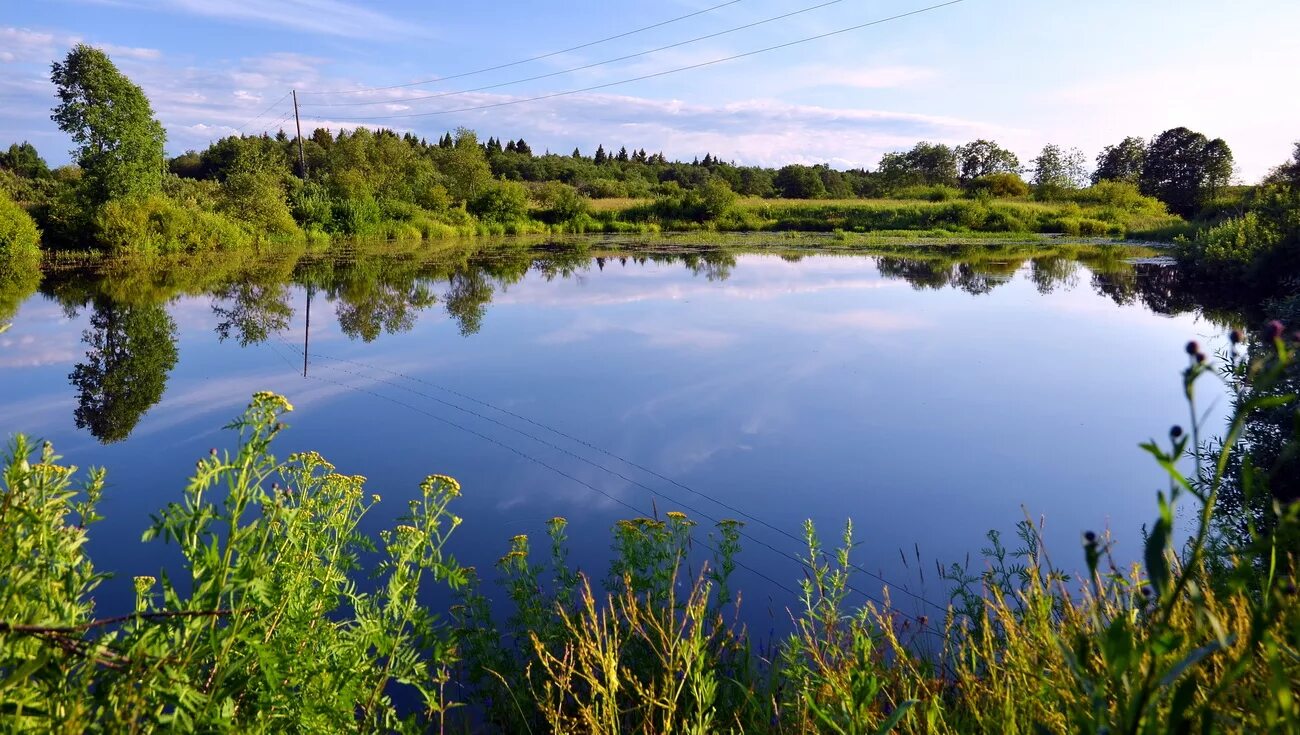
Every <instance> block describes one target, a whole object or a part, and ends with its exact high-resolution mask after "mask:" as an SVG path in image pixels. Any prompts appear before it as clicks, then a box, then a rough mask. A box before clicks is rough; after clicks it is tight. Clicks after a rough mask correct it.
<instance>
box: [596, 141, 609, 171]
mask: <svg viewBox="0 0 1300 735" xmlns="http://www.w3.org/2000/svg"><path fill="white" fill-rule="evenodd" d="M608 160H609V154H608V153H606V152H605V146H604V145H598V146H596V158H595V162H596V165H597V166H599V165H601V164H603V163H605V162H606V161H608Z"/></svg>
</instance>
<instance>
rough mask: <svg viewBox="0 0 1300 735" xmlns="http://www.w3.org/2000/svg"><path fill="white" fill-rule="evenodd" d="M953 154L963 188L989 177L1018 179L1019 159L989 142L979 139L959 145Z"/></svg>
mask: <svg viewBox="0 0 1300 735" xmlns="http://www.w3.org/2000/svg"><path fill="white" fill-rule="evenodd" d="M955 154H956V156H957V174H958V178H959V179H960V180H961V183H962V185H964V186H970V185H971V184H972V183H973V182H975V181H977V180H979V179H983V178H986V177H989V176H1015V177H1017V178H1019V174H1020V159H1019V158H1018V157H1017V156H1016V154H1014V153H1012V152H1011V151H1009V150H1007V149H1005V148H1003V147H1002V146H1000V145H998V144H997V143H994V142H993V141H991V140H984V139H982V138H981V139H980V140H975V141H972V142H970V143H967V144H965V145H959V146H957V149H956V151H955ZM995 196H997V195H995Z"/></svg>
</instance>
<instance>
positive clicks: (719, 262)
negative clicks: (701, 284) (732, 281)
mask: <svg viewBox="0 0 1300 735" xmlns="http://www.w3.org/2000/svg"><path fill="white" fill-rule="evenodd" d="M682 260H683V261H684V262H685V263H686V267H687V268H689V269H690V270H691V273H694V274H695V275H697V276H704V278H705V279H706V280H708V281H709V282H710V283H714V282H722V281H725V280H727V279H728V278H730V277H731V270H732V269H733V268H735V267H736V256H734V255H732V254H731V253H727V252H721V251H718V252H709V253H700V254H696V255H690V254H688V255H684V256H682Z"/></svg>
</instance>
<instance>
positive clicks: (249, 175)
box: [219, 170, 302, 240]
mask: <svg viewBox="0 0 1300 735" xmlns="http://www.w3.org/2000/svg"><path fill="white" fill-rule="evenodd" d="M221 191H222V199H221V205H220V207H219V211H220V212H221V213H222V214H225V215H226V216H227V217H230V218H231V219H236V220H239V221H241V222H247V223H248V225H249V229H250V230H251V231H252V232H253V233H254V234H255V235H258V236H262V235H266V236H269V237H271V238H272V239H279V240H296V239H300V238H301V237H302V231H301V230H299V229H298V225H297V223H296V222H294V219H293V213H292V212H291V211H290V209H289V202H288V200H287V199H286V197H285V193H284V188H283V187H282V186H281V181H280V177H279V176H278V175H276V174H275V173H272V172H271V171H267V170H254V171H236V172H233V173H231V174H230V175H229V176H227V177H226V180H225V182H224V183H223V184H222V185H221Z"/></svg>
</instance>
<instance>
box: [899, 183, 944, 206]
mask: <svg viewBox="0 0 1300 735" xmlns="http://www.w3.org/2000/svg"><path fill="white" fill-rule="evenodd" d="M892 198H893V199H924V200H925V201H927V202H948V201H952V200H953V199H960V198H961V189H958V188H956V187H953V186H948V185H946V184H935V185H933V186H908V187H904V188H902V189H899V190H897V191H896V192H894V194H893V196H892Z"/></svg>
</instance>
